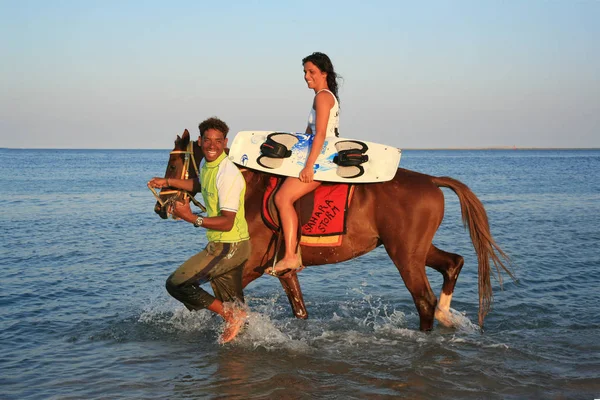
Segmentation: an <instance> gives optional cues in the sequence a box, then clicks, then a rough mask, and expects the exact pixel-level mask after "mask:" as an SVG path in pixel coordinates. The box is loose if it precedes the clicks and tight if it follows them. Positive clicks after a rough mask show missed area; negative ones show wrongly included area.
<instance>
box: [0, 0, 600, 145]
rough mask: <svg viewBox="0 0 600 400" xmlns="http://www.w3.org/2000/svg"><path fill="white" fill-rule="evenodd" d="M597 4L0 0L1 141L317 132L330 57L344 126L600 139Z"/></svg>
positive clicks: (346, 129) (380, 133)
mask: <svg viewBox="0 0 600 400" xmlns="http://www.w3.org/2000/svg"><path fill="white" fill-rule="evenodd" d="M599 21H600V1H592V0H591V1H578V0H564V1H537V0H526V1H522V0H512V1H509V0H507V1H495V0H489V1H466V0H465V1H460V0H456V1H450V0H448V1H422V2H421V1H401V0H394V1H378V0H371V1H369V2H366V1H364V0H361V1H354V0H344V1H335V0H330V1H323V0H321V1H312V0H305V1H294V2H285V1H270V0H264V1H252V0H247V1H236V0H229V1H222V2H218V1H210V2H209V1H203V0H196V1H171V2H166V1H151V0H148V1H127V0H118V1H112V0H104V1H93V0H90V1H78V0H73V1H67V0H64V1H61V0H54V1H46V0H43V1H33V0H19V1H9V0H0V51H1V55H2V57H1V58H2V60H1V62H0V147H3V148H98V149H113V148H115V149H169V148H171V147H172V144H173V140H174V139H175V137H176V136H177V135H178V134H181V133H182V132H183V130H184V129H188V130H189V131H190V133H191V134H192V135H193V136H194V137H195V136H196V135H197V134H198V124H199V122H201V121H202V120H204V119H205V118H208V117H211V116H218V117H220V118H222V119H223V120H225V121H226V122H227V123H228V125H229V127H230V132H231V133H230V135H229V137H230V140H231V139H232V138H233V137H234V136H235V133H236V132H238V131H245V130H261V131H268V130H272V131H284V132H290V131H295V132H303V131H304V130H305V128H306V121H307V116H308V113H309V111H310V107H311V105H312V99H313V96H314V92H313V91H312V90H310V89H308V88H307V86H306V83H305V82H304V79H303V72H302V58H304V57H305V56H307V55H309V54H311V53H312V52H314V51H321V52H324V53H326V54H328V55H329V56H330V58H331V60H332V61H333V64H334V66H335V69H336V72H337V73H338V74H340V75H341V76H342V77H343V81H342V83H341V87H340V92H339V95H340V106H341V109H340V135H341V136H342V137H346V138H353V139H363V140H368V141H372V142H377V143H382V144H387V145H391V146H395V147H399V148H402V149H408V148H477V147H496V146H510V147H512V146H516V147H569V148H573V147H575V148H580V147H584V148H587V147H593V148H598V147H600V22H599Z"/></svg>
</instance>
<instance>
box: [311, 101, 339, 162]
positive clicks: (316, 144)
mask: <svg viewBox="0 0 600 400" xmlns="http://www.w3.org/2000/svg"><path fill="white" fill-rule="evenodd" d="M333 105H334V100H333V97H332V95H331V93H329V92H325V91H323V92H321V93H319V94H317V96H316V97H315V111H316V121H315V130H316V132H313V134H314V139H313V142H312V146H311V148H310V154H309V155H308V158H307V160H306V164H305V165H306V167H309V166H310V168H311V169H312V167H313V166H314V165H315V162H316V161H317V157H319V154H321V151H322V150H323V143H325V136H326V134H327V132H326V131H327V122H328V121H329V113H330V112H331V108H332V107H333Z"/></svg>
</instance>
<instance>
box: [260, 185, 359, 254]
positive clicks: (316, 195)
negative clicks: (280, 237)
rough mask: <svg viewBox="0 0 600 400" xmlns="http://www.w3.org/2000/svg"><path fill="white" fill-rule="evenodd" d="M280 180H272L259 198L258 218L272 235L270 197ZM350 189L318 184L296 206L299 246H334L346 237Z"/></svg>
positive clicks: (275, 225) (274, 216)
mask: <svg viewBox="0 0 600 400" xmlns="http://www.w3.org/2000/svg"><path fill="white" fill-rule="evenodd" d="M282 181H283V178H281V177H277V176H272V177H270V178H269V183H268V185H267V189H266V191H265V196H264V197H263V204H262V213H261V214H262V218H263V221H264V222H265V224H266V225H267V226H268V227H269V228H270V229H272V230H273V231H279V216H278V212H277V208H276V207H275V204H274V200H273V198H274V194H275V192H276V191H277V189H278V188H279V185H280V184H281V182H282ZM353 192H354V185H349V184H345V183H342V184H322V185H321V186H319V187H318V188H317V189H316V190H315V191H314V192H311V193H308V194H307V195H305V196H303V197H302V198H301V199H300V200H298V201H297V202H296V211H297V213H298V218H299V223H300V225H301V227H302V229H301V235H302V237H301V240H300V243H301V244H303V245H308V246H337V245H339V244H341V235H343V234H345V233H346V215H347V211H348V207H349V205H350V201H351V198H352V193H353Z"/></svg>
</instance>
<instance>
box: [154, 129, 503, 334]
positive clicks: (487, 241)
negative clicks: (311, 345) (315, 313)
mask: <svg viewBox="0 0 600 400" xmlns="http://www.w3.org/2000/svg"><path fill="white" fill-rule="evenodd" d="M202 158H203V154H202V150H201V148H200V146H199V145H198V143H197V142H196V141H193V142H190V136H189V133H188V131H187V129H186V130H185V131H184V133H183V135H182V136H181V137H179V136H177V139H176V140H175V147H174V149H173V151H172V152H171V155H170V158H169V164H168V166H167V170H166V173H165V177H167V178H181V177H184V176H189V177H190V178H195V177H197V167H198V165H199V163H200V160H201V159H202ZM190 159H191V161H190ZM186 160H187V162H186ZM241 170H242V173H243V175H244V178H245V179H246V197H245V202H246V204H245V206H246V219H247V221H248V228H249V231H250V240H251V244H252V254H251V256H250V258H249V260H248V262H247V263H246V265H245V267H244V274H243V286H244V287H245V286H246V285H248V284H249V283H250V282H252V281H253V280H255V279H257V278H259V277H260V276H261V275H263V273H264V270H265V269H266V268H267V267H269V266H272V263H273V259H274V257H275V246H274V243H275V242H276V240H275V239H276V234H275V233H274V232H273V231H272V230H270V229H269V228H268V227H267V226H266V225H265V224H264V222H263V219H262V217H261V203H262V198H263V194H264V193H265V190H266V187H267V183H268V180H269V176H270V175H269V174H266V173H262V172H258V171H253V170H249V169H245V168H241ZM440 187H446V188H450V189H451V190H452V191H454V193H456V195H457V196H458V198H459V200H460V206H461V212H462V219H463V224H464V225H465V227H467V228H468V230H469V233H470V236H471V240H472V242H473V246H474V248H475V252H476V253H477V260H478V284H479V315H478V317H479V326H480V327H481V328H483V321H484V317H485V315H486V314H487V313H488V311H489V310H490V307H491V302H492V286H491V282H490V275H491V268H490V260H491V261H492V262H493V264H494V267H495V269H496V271H497V275H498V279H499V282H500V284H502V275H501V271H502V270H504V271H505V272H506V273H508V275H509V276H511V277H513V275H512V272H511V271H510V269H509V268H508V267H507V265H510V259H509V258H508V256H507V255H506V254H505V253H504V252H503V251H502V250H501V249H500V248H499V247H498V245H497V244H496V242H495V241H494V239H493V238H492V235H491V233H490V229H489V224H488V219H487V214H486V212H485V209H484V207H483V204H482V203H481V201H480V200H479V199H478V198H477V196H475V194H473V192H472V191H471V190H470V189H469V188H468V187H467V186H466V185H464V184H463V183H461V182H459V181H457V180H456V179H453V178H449V177H434V176H429V175H425V174H421V173H418V172H414V171H409V170H406V169H403V168H399V169H398V172H397V173H396V175H395V177H394V179H392V180H391V181H389V182H383V183H371V184H358V185H356V187H355V190H354V194H353V199H352V203H351V205H350V207H349V209H348V215H347V230H346V232H347V233H346V235H345V236H344V237H343V240H342V244H341V245H340V246H338V247H319V248H316V247H308V246H302V248H301V250H302V261H303V265H304V266H309V265H322V264H332V263H339V262H342V261H346V260H350V259H353V258H356V257H358V256H361V255H363V254H365V253H368V252H369V251H371V250H373V249H374V248H376V247H378V246H380V245H383V246H384V248H385V250H386V251H387V253H388V255H389V256H390V258H391V259H392V261H393V262H394V264H395V265H396V268H397V269H398V271H399V272H400V276H401V277H402V279H403V280H404V284H405V285H406V288H407V289H408V291H409V292H410V294H411V295H412V297H413V301H414V303H415V306H416V308H417V311H418V313H419V319H420V326H419V328H420V329H421V330H425V331H428V330H431V329H432V328H433V323H434V318H435V319H437V320H438V322H440V323H441V324H443V325H446V326H450V325H452V322H451V321H452V318H451V313H450V302H451V300H452V293H453V292H454V287H455V285H456V280H457V279H458V275H459V273H460V271H461V269H462V267H463V263H464V260H463V257H462V256H460V255H458V254H453V253H448V252H446V251H444V250H441V249H438V248H437V247H435V246H434V245H433V244H432V240H433V237H434V235H435V232H436V231H437V229H438V227H439V226H440V224H441V222H442V219H443V216H444V195H443V193H442V191H441V189H440ZM178 195H181V194H175V195H174V194H173V191H167V190H161V193H160V194H159V195H157V198H158V199H159V201H157V203H156V205H155V208H154V210H155V212H156V213H157V214H159V215H160V216H161V217H162V218H167V214H166V211H165V207H164V206H162V205H161V203H162V204H165V202H164V200H167V199H168V198H172V197H173V196H178ZM191 195H192V196H193V195H194V193H192V194H191ZM280 250H282V249H280ZM425 266H429V267H431V268H433V269H435V270H436V271H438V272H440V273H441V274H442V276H443V278H444V281H443V285H442V291H441V294H440V300H439V301H438V300H437V299H436V297H435V295H434V293H433V291H432V290H431V286H430V284H429V281H428V279H427V275H426V273H425ZM279 280H280V282H281V284H282V286H283V288H284V290H285V292H286V294H287V296H288V299H289V301H290V304H291V306H292V309H293V312H294V315H295V316H296V317H297V318H307V317H308V313H307V311H306V307H305V305H304V299H303V297H302V291H301V289H300V283H299V281H298V276H297V273H296V272H293V273H289V274H287V275H285V276H283V277H280V278H279Z"/></svg>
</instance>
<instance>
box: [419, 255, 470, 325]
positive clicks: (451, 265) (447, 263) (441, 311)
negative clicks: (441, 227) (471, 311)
mask: <svg viewBox="0 0 600 400" xmlns="http://www.w3.org/2000/svg"><path fill="white" fill-rule="evenodd" d="M425 263H426V265H427V266H429V267H431V268H433V269H435V270H436V271H438V272H439V273H441V274H442V276H443V277H444V283H443V285H442V291H441V293H440V299H439V301H438V304H437V307H436V309H435V319H437V320H438V322H439V323H441V324H442V325H444V326H447V327H451V326H453V325H454V323H453V321H452V315H451V314H450V302H451V301H452V293H454V287H455V286H456V281H457V279H458V274H460V270H461V269H462V267H463V265H464V263H465V260H464V259H463V258H462V256H460V255H458V254H453V253H448V252H446V251H444V250H440V249H438V248H437V247H435V246H434V245H433V244H432V245H431V247H430V248H429V251H428V253H427V260H426V261H425Z"/></svg>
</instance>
